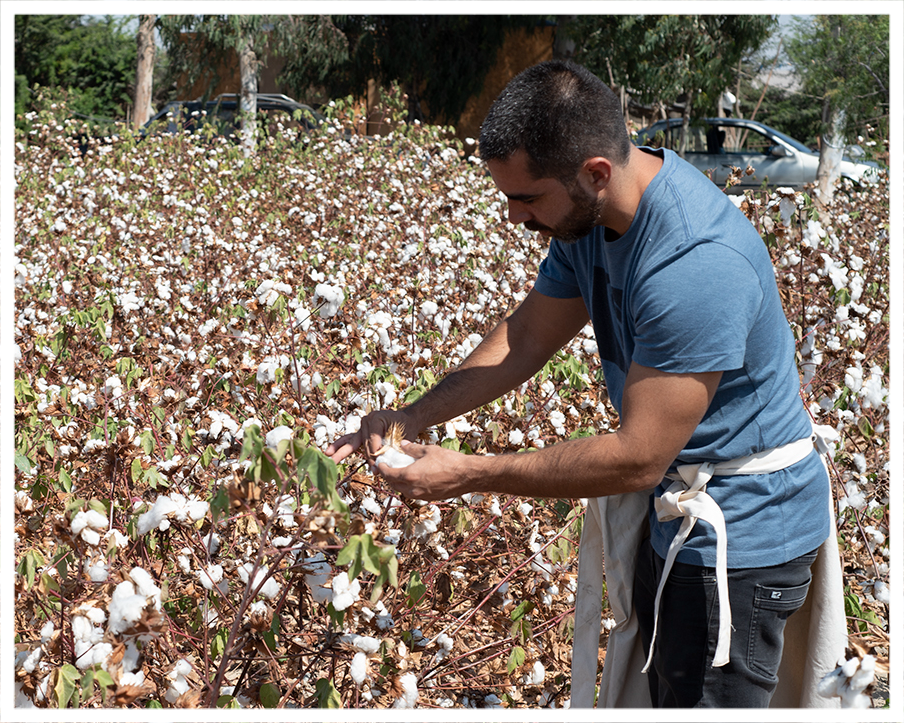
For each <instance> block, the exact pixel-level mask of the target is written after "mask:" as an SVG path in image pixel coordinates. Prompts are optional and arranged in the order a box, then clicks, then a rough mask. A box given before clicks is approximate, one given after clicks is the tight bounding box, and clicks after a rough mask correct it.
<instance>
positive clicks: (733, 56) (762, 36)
mask: <svg viewBox="0 0 904 723" xmlns="http://www.w3.org/2000/svg"><path fill="white" fill-rule="evenodd" d="M774 24H775V20H774V18H772V17H771V16H750V15H613V16H603V17H601V16H592V15H582V16H578V17H577V18H576V19H575V20H573V21H572V23H571V24H570V25H569V31H570V32H571V34H572V35H573V37H574V38H575V40H576V42H577V51H576V53H575V60H577V61H578V62H580V63H582V64H584V65H586V66H587V67H588V68H590V70H592V71H593V72H594V73H596V74H597V75H598V76H599V77H600V78H604V79H608V78H611V79H612V82H613V83H614V84H615V85H618V86H620V87H624V88H627V89H629V90H630V91H631V92H632V93H637V96H638V98H639V99H640V101H641V102H643V103H649V104H653V105H658V104H662V105H664V106H669V105H671V104H673V103H674V102H675V101H677V100H678V98H679V97H681V96H684V97H685V99H686V100H685V102H686V104H687V105H688V106H689V112H688V117H691V118H698V117H702V116H705V115H709V114H712V112H713V110H714V109H715V107H716V103H717V102H718V101H719V98H720V97H721V95H722V93H723V92H724V91H725V89H726V88H728V87H729V86H730V85H732V84H733V80H734V77H735V72H736V69H737V65H738V61H739V60H741V58H742V57H744V55H745V54H747V53H749V52H751V51H753V50H756V49H757V48H759V47H760V46H761V45H762V44H763V43H764V42H765V41H766V40H767V38H768V37H769V33H770V32H771V29H772V27H773V26H774Z"/></svg>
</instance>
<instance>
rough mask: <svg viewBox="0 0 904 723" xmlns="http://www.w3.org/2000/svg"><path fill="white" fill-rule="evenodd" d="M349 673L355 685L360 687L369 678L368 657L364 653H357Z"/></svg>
mask: <svg viewBox="0 0 904 723" xmlns="http://www.w3.org/2000/svg"><path fill="white" fill-rule="evenodd" d="M348 672H349V675H350V676H351V677H352V680H354V681H355V685H357V686H359V687H360V686H361V684H362V683H363V682H364V679H365V678H366V677H367V656H366V655H365V654H364V653H355V657H353V658H352V662H351V664H350V665H349V668H348Z"/></svg>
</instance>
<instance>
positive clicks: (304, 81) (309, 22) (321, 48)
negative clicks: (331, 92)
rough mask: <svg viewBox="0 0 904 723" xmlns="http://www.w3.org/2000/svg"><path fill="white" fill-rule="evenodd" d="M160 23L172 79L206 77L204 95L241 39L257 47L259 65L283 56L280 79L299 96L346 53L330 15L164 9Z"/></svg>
mask: <svg viewBox="0 0 904 723" xmlns="http://www.w3.org/2000/svg"><path fill="white" fill-rule="evenodd" d="M157 27H158V29H159V30H160V34H161V38H162V39H163V42H164V44H165V46H166V48H167V52H168V56H169V76H168V77H169V80H170V82H172V83H178V84H179V85H180V86H183V87H184V86H185V85H188V86H194V85H195V83H196V82H197V81H199V80H203V81H205V86H206V88H207V92H206V93H205V94H204V95H205V97H207V96H209V94H210V93H211V91H212V90H213V89H214V87H215V86H216V85H217V84H218V83H219V81H220V80H221V78H220V76H219V71H220V70H221V69H223V68H225V67H229V63H234V62H235V60H234V57H233V56H232V53H233V52H235V53H238V51H239V49H240V48H241V47H242V46H243V44H248V45H250V47H251V48H252V49H253V50H254V52H255V54H256V56H257V60H258V62H259V64H260V66H265V65H266V64H267V62H268V60H269V58H270V56H272V55H280V56H282V57H284V58H285V59H286V62H287V64H286V67H285V69H284V71H283V76H282V78H281V79H282V80H283V81H285V82H286V83H287V84H288V85H289V86H290V87H291V88H293V89H295V90H297V91H299V95H300V96H301V95H303V91H304V90H306V88H307V87H308V86H309V85H311V84H315V85H316V84H321V83H323V82H325V80H326V79H327V78H329V77H331V76H332V75H333V74H334V73H335V72H336V68H337V67H338V66H339V65H340V64H341V63H343V62H345V61H346V60H347V58H348V44H347V42H346V41H345V38H344V37H343V35H342V33H341V32H340V31H339V30H338V29H337V27H336V26H335V25H334V23H333V21H332V20H331V19H330V17H329V16H326V15H164V16H160V17H159V18H158V19H157ZM260 66H259V67H260Z"/></svg>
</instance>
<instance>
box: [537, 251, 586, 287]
mask: <svg viewBox="0 0 904 723" xmlns="http://www.w3.org/2000/svg"><path fill="white" fill-rule="evenodd" d="M534 288H535V289H536V290H537V291H539V292H540V293H541V294H543V295H544V296H551V297H553V298H554V299H574V298H576V297H578V296H581V288H580V286H579V285H578V280H577V275H576V274H575V270H574V265H573V264H572V263H571V260H570V259H569V258H568V257H567V255H566V254H565V253H564V252H563V251H562V247H561V244H560V243H559V242H558V241H555V240H553V241H552V242H551V243H550V244H549V253H548V254H547V255H546V258H545V259H543V261H541V262H540V269H539V272H538V274H537V281H536V283H535V284H534Z"/></svg>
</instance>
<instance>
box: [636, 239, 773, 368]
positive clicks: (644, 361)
mask: <svg viewBox="0 0 904 723" xmlns="http://www.w3.org/2000/svg"><path fill="white" fill-rule="evenodd" d="M763 298H764V293H763V290H762V288H761V286H760V280H759V277H758V276H757V273H756V271H755V269H754V268H753V267H752V265H751V264H750V262H749V261H748V260H747V259H746V258H745V257H744V256H743V255H742V254H739V253H738V252H737V251H735V250H733V249H731V248H728V247H726V246H724V245H722V244H719V243H714V242H703V243H698V244H696V245H694V246H692V247H691V248H689V249H687V250H686V251H684V252H681V253H679V254H677V255H676V256H675V257H673V258H671V259H670V261H669V263H667V264H662V265H660V266H659V267H658V268H657V269H655V270H653V271H652V272H651V273H650V274H648V275H647V276H646V277H645V278H644V279H643V280H641V283H639V284H638V287H637V288H636V289H635V291H634V294H633V298H632V301H631V307H632V309H631V314H632V317H633V320H634V325H635V336H634V344H635V346H634V354H633V360H634V361H635V362H637V363H638V364H641V365H642V366H647V367H652V368H655V369H659V370H661V371H665V372H672V373H684V374H688V373H699V372H710V371H729V370H733V369H740V368H741V367H742V366H743V365H744V359H745V356H746V347H747V338H748V336H749V334H750V331H751V329H752V327H753V324H754V323H755V320H756V318H757V315H758V312H759V309H760V306H761V304H762V302H763Z"/></svg>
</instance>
